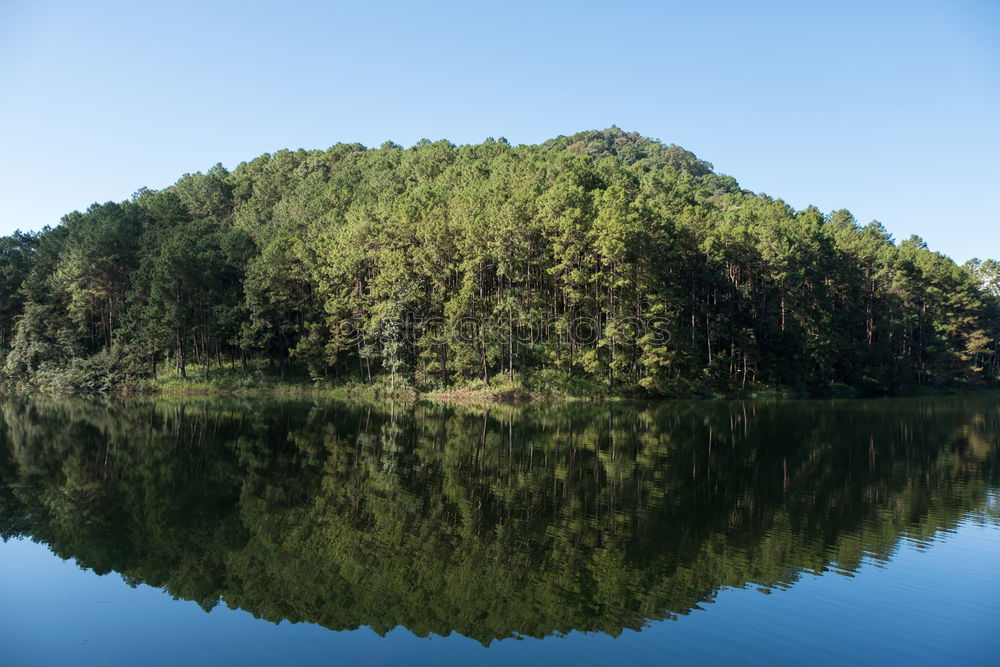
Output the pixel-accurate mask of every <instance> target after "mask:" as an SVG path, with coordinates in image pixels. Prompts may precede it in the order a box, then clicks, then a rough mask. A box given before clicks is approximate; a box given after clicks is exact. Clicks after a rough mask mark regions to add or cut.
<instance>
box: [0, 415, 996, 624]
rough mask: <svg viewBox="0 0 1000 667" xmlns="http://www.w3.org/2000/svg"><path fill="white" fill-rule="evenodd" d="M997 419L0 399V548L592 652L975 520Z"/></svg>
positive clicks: (313, 608) (321, 617) (156, 581)
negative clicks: (31, 546)
mask: <svg viewBox="0 0 1000 667" xmlns="http://www.w3.org/2000/svg"><path fill="white" fill-rule="evenodd" d="M998 433H1000V408H998V406H997V403H996V401H995V400H992V399H991V398H985V397H984V398H971V399H970V398H955V399H940V398H937V399H902V400H896V401H890V402H879V403H877V404H873V403H870V402H868V403H862V402H837V403H832V404H831V403H830V402H825V401H824V402H822V403H815V402H810V401H803V402H796V403H792V404H789V403H787V402H769V401H752V402H751V401H746V402H726V401H718V402H708V403H706V402H694V401H685V402H671V403H644V404H635V403H625V404H623V403H618V402H615V403H611V404H602V405H594V404H591V403H570V404H561V405H557V406H551V405H548V404H541V405H539V406H538V407H537V408H532V409H530V410H526V411H515V410H513V409H510V408H506V407H503V408H499V409H498V408H492V409H491V410H473V409H468V408H462V407H454V406H444V405H441V404H417V405H414V404H412V403H405V404H401V405H397V406H396V407H395V409H390V407H389V406H388V404H387V403H382V404H380V407H368V406H365V405H346V404H336V403H307V402H292V403H282V402H275V401H272V400H270V399H267V400H256V401H233V400H229V401H217V400H213V401H201V402H198V401H193V402H192V401H190V400H185V401H178V402H173V401H162V400H158V401H149V400H146V399H142V400H138V401H136V400H133V402H130V403H128V404H125V405H114V404H105V403H103V402H85V401H82V400H80V399H73V400H69V399H45V400H31V399H28V398H26V397H9V398H5V399H3V400H2V401H0V538H2V539H5V540H6V539H10V538H16V537H20V536H24V537H29V538H31V539H33V540H36V541H39V542H43V543H45V544H47V545H49V547H50V548H51V549H52V550H53V551H54V552H55V553H56V554H57V555H59V556H60V557H63V558H74V559H75V560H76V561H77V563H78V564H79V565H80V566H81V567H85V568H90V569H93V570H95V571H96V572H98V573H101V574H104V573H108V572H112V571H114V572H117V573H119V574H120V575H121V576H123V577H124V578H125V580H126V581H128V582H130V583H132V584H138V583H146V584H149V585H151V586H156V587H163V588H165V589H166V590H167V591H169V592H170V593H171V594H172V595H174V596H177V597H182V598H185V599H190V600H195V601H197V602H198V603H199V604H201V605H202V606H203V607H204V608H205V609H206V610H209V609H212V608H213V607H214V606H215V605H217V604H219V603H220V602H221V603H223V604H226V605H229V606H230V607H239V608H242V609H245V610H247V611H250V612H252V613H253V614H255V615H257V616H260V617H263V618H266V619H268V620H270V621H273V622H279V621H282V620H289V621H293V622H299V621H306V622H311V623H319V624H322V625H324V626H326V627H329V628H333V629H338V630H339V629H354V628H358V627H360V626H370V627H372V628H373V629H375V630H376V631H378V632H380V633H382V632H387V631H389V630H391V629H392V628H394V627H396V626H398V625H402V626H404V627H407V628H409V629H411V630H412V631H413V632H415V633H417V634H419V635H426V634H428V633H436V634H442V635H446V634H449V633H451V632H459V633H461V634H463V635H465V636H468V637H473V638H475V639H478V640H479V641H482V642H484V643H489V642H490V641H492V640H494V639H498V638H504V637H511V636H516V635H528V636H534V637H541V636H545V635H548V634H551V633H566V632H569V631H571V630H580V631H599V632H606V633H609V634H612V635H617V634H619V633H620V632H621V631H622V630H623V629H625V628H632V629H640V628H642V627H644V626H645V625H646V623H647V622H648V621H650V620H659V619H664V618H669V617H672V616H673V615H675V614H685V613H688V612H689V611H691V610H692V609H697V608H699V604H700V603H703V602H704V601H705V600H711V599H712V598H713V597H714V595H715V593H716V591H717V590H718V589H720V588H722V587H737V588H738V587H744V586H747V585H753V586H755V587H761V588H763V589H765V590H771V589H781V588H785V587H788V586H790V585H793V584H794V583H795V582H796V581H797V580H798V579H799V577H800V576H801V573H802V572H812V573H821V572H825V571H827V570H829V569H834V570H836V571H840V572H845V571H847V572H850V571H856V570H857V569H858V568H859V567H860V566H861V564H862V563H863V562H865V561H871V560H872V559H875V560H877V561H880V562H885V561H888V560H890V559H891V558H892V557H893V555H894V553H895V551H896V549H897V547H898V544H899V542H900V541H901V540H907V541H910V542H914V541H916V542H918V543H926V542H927V541H928V540H931V539H934V536H935V534H936V533H937V532H938V531H946V532H947V531H953V530H954V529H955V527H956V525H958V524H959V523H960V522H961V521H965V520H969V519H970V517H972V518H974V519H976V520H979V521H994V522H995V521H997V520H1000V516H998V514H997V508H996V503H995V502H993V503H991V502H990V499H991V498H994V499H995V491H996V488H997V485H998V482H1000V480H998V478H997V471H998V469H997V467H996V455H997V436H998Z"/></svg>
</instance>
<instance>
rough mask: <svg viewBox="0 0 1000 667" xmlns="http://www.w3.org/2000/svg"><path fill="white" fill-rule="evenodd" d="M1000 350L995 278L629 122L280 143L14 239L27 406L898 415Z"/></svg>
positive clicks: (12, 349)
mask: <svg viewBox="0 0 1000 667" xmlns="http://www.w3.org/2000/svg"><path fill="white" fill-rule="evenodd" d="M941 224H947V221H944V220H942V221H941ZM998 345H1000V264H998V263H997V262H996V261H993V260H983V261H980V260H972V261H970V262H968V263H966V264H965V265H958V264H956V263H955V262H954V261H952V260H951V259H949V258H948V257H946V256H944V255H942V254H940V253H937V252H934V251H932V250H931V249H929V248H928V247H927V245H926V244H925V243H924V242H923V241H922V240H921V239H920V238H918V237H910V238H908V239H906V240H904V241H901V242H898V243H897V242H896V241H895V240H894V239H893V238H892V236H891V235H890V234H889V233H888V232H887V230H886V229H885V228H884V227H883V226H882V225H881V224H879V223H878V222H871V223H869V224H861V223H859V222H858V221H857V220H855V219H854V217H853V216H852V215H851V214H850V213H849V212H848V211H846V210H838V211H834V212H832V213H829V214H827V213H823V212H821V211H819V210H818V209H816V208H814V207H810V208H806V209H804V210H795V209H793V208H792V207H791V206H789V205H788V204H786V203H785V202H783V201H781V200H780V199H775V198H772V197H769V196H766V195H763V194H757V193H753V192H750V191H747V190H744V189H742V188H741V187H740V186H739V184H738V183H737V181H736V180H734V179H733V178H731V177H729V176H725V175H721V174H717V173H715V172H714V171H713V168H712V165H711V164H709V163H707V162H705V161H702V160H700V159H698V158H697V157H695V155H693V154H692V153H690V152H688V151H686V150H684V149H682V148H680V147H678V146H674V145H666V144H663V143H660V142H658V141H655V140H652V139H648V138H645V137H642V136H640V135H639V134H637V133H627V132H624V131H622V130H620V129H618V128H616V127H612V128H610V129H607V130H603V131H588V132H582V133H578V134H575V135H572V136H560V137H558V138H555V139H552V140H549V141H546V142H544V143H541V144H539V145H520V146H513V145H511V144H510V143H509V142H507V141H506V140H504V139H499V140H494V139H488V140H486V141H485V142H483V143H481V144H477V145H455V144H452V143H450V142H447V141H436V142H431V141H426V140H424V141H420V142H418V143H417V144H416V145H414V146H412V147H410V148H403V147H401V146H398V145H395V144H393V143H385V144H383V145H382V146H381V147H379V148H366V147H364V146H361V145H358V144H337V145H335V146H333V147H331V148H329V149H328V150H312V151H306V150H298V151H287V150H283V151H278V152H276V153H274V154H265V155H262V156H260V157H258V158H256V159H253V160H251V161H249V162H245V163H242V164H240V165H238V166H237V167H235V168H234V169H233V170H232V171H228V170H227V169H225V168H224V167H222V166H221V165H216V166H215V167H213V168H211V169H209V170H208V171H206V172H204V173H200V172H199V173H194V174H185V175H184V176H182V177H181V178H180V180H178V181H177V182H176V183H175V184H174V185H172V186H169V187H166V188H164V189H162V190H151V189H141V190H139V191H138V192H136V193H135V194H134V195H133V196H132V197H131V199H129V200H127V201H122V202H108V203H104V204H94V205H92V206H91V207H90V208H88V209H87V210H86V211H84V212H79V211H74V212H72V213H69V214H68V215H66V216H64V217H63V218H62V220H61V221H60V222H59V224H56V225H55V226H52V227H46V228H45V229H43V230H41V231H37V232H15V233H14V234H12V235H10V236H6V237H3V238H0V362H2V363H0V374H2V378H3V380H4V382H5V383H7V384H9V385H17V386H21V387H32V388H42V389H66V390H79V391H119V390H122V389H126V388H137V387H154V388H155V387H156V386H157V385H156V383H157V382H158V381H161V380H162V379H163V378H174V379H176V380H178V381H182V382H183V381H187V380H188V379H189V378H192V377H197V378H199V379H204V380H211V378H213V377H214V378H218V377H223V376H224V377H227V378H231V377H244V378H247V381H248V382H252V381H253V380H254V379H255V378H262V377H266V378H272V379H280V380H281V381H287V382H300V383H305V384H310V385H322V386H326V385H330V386H336V385H342V384H351V383H353V384H359V385H362V384H363V385H372V386H376V387H382V388H384V389H385V390H386V391H391V390H418V391H444V390H447V389H450V388H461V387H496V386H516V387H522V388H524V389H525V390H526V391H533V392H536V393H546V392H550V393H551V392H561V393H573V394H580V395H628V396H650V397H655V396H693V395H719V394H728V395H733V394H740V393H748V394H749V393H751V392H775V393H779V394H782V395H798V396H807V395H808V396H852V395H884V394H901V393H917V392H923V391H962V390H971V389H979V388H989V387H991V386H994V387H995V386H997V384H998V381H1000V353H998V349H1000V348H998Z"/></svg>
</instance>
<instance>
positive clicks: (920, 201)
mask: <svg viewBox="0 0 1000 667" xmlns="http://www.w3.org/2000/svg"><path fill="white" fill-rule="evenodd" d="M611 124H616V125H618V126H619V127H622V128H624V129H626V130H636V131H638V132H640V133H642V134H644V135H647V136H651V137H654V138H658V139H661V140H663V141H665V142H669V143H676V144H679V145H681V146H684V147H685V148H687V149H689V150H692V151H694V152H695V153H696V154H697V155H698V156H699V157H701V158H703V159H706V160H708V161H710V162H712V163H713V164H714V165H715V167H716V169H717V170H718V171H721V172H723V173H727V174H730V175H732V176H735V177H736V178H737V179H738V180H739V181H740V183H741V184H742V185H743V186H744V187H746V188H749V189H752V190H755V191H758V192H766V193H767V194H770V195H772V196H775V197H781V198H782V199H784V200H785V201H787V202H789V203H790V204H791V205H793V206H795V207H796V208H803V207H805V206H807V205H809V204H815V205H817V206H818V207H819V208H820V209H822V210H824V211H831V210H834V209H837V208H848V209H850V210H851V211H852V212H854V214H855V215H856V216H857V217H858V218H859V219H860V220H862V221H864V222H867V221H868V220H871V219H878V220H880V221H882V222H883V223H884V224H885V225H886V226H887V227H888V229H889V230H890V231H891V232H892V233H893V234H894V235H895V236H896V237H897V239H903V238H906V237H908V236H909V235H910V234H914V233H915V234H919V235H921V236H923V237H924V239H925V240H926V241H927V242H928V243H929V244H930V246H931V247H932V248H934V249H937V250H941V251H942V252H945V253H946V254H949V255H951V256H952V257H954V258H955V259H956V260H958V261H964V260H966V259H968V258H970V257H972V256H980V257H988V256H992V257H1000V233H998V228H1000V212H998V208H997V206H996V204H995V203H994V201H993V200H994V199H995V198H996V197H997V195H998V194H1000V3H998V2H991V1H989V0H952V1H942V2H920V1H919V0H914V1H908V2H875V1H872V0H869V2H848V1H841V2H836V3H819V2H809V1H807V0H798V1H797V2H750V1H749V0H742V1H739V2H727V1H721V0H719V1H704V2H696V1H695V0H688V1H686V2H676V3H674V2H627V1H626V2H622V1H618V2H605V3H594V2H585V1H579V2H542V1H540V0H536V1H535V2H495V3H477V2H471V1H467V2H454V3H451V2H425V3H421V2H414V1H411V2H399V3H391V2H374V1H372V2H358V1H356V0H354V1H351V2H316V3H309V2H287V3H274V2H270V3H259V4H258V3H254V2H232V3H224V2H216V3H213V2H207V1H206V2H186V1H172V2H162V3H136V2H99V1H97V2H91V3H78V2H45V1H44V0H35V1H32V2H23V1H21V0H0V150H2V155H3V160H2V161H0V233H8V232H10V231H12V230H13V229H15V228H21V229H38V228H40V227H42V226H43V225H46V224H56V223H57V222H58V221H59V218H60V217H61V216H62V215H63V214H65V213H67V212H68V211H71V210H73V209H82V208H85V207H86V206H88V205H89V204H90V203H92V202H94V201H107V200H121V199H126V198H128V197H129V196H130V195H131V194H132V193H133V192H134V191H135V190H137V189H138V188H139V187H141V186H148V187H153V188H160V187H164V186H166V185H169V184H170V183H172V182H173V181H175V180H176V179H177V178H178V177H179V176H180V175H181V174H183V173H185V172H193V171H199V170H204V169H207V168H208V167H210V166H211V165H213V164H215V163H216V162H222V163H223V164H224V165H226V166H227V167H230V168H232V167H234V166H235V165H236V164H238V163H239V162H241V161H243V160H247V159H250V158H253V157H255V156H257V155H259V154H261V153H264V152H270V151H274V150H277V149H280V148H293V149H294V148H299V147H302V148H325V147H327V146H329V145H331V144H334V143H337V142H341V141H344V142H353V141H358V142H361V143H364V144H365V145H368V146H377V145H379V144H381V143H382V142H384V141H386V140H393V141H396V142H397V143H401V144H403V145H410V144H412V143H414V142H415V141H417V140H418V139H421V138H424V137H426V138H430V139H441V138H445V139H450V140H451V141H454V142H456V143H467V142H478V141H481V140H482V139H484V138H486V137H489V136H493V137H500V136H504V137H507V138H508V139H509V140H510V141H511V142H512V143H515V144H516V143H535V142H538V141H542V140H544V139H547V138H550V137H553V136H556V135H559V134H570V133H572V132H576V131H579V130H583V129H592V128H603V127H608V126H609V125H611Z"/></svg>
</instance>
